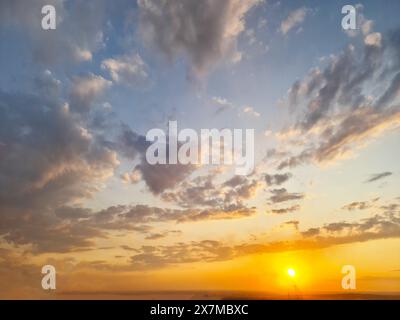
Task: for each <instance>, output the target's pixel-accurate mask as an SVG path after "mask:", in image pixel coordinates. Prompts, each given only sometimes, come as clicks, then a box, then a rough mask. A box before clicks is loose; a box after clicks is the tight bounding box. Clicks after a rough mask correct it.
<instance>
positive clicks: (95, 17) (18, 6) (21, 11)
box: [0, 0, 106, 65]
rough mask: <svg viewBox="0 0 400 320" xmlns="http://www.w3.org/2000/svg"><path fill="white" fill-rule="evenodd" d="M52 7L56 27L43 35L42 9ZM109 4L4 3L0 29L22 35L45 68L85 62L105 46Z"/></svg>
mask: <svg viewBox="0 0 400 320" xmlns="http://www.w3.org/2000/svg"><path fill="white" fill-rule="evenodd" d="M44 5H53V6H54V7H55V8H56V12H57V28H56V29H55V30H52V31H51V32H43V29H42V27H41V19H42V17H43V16H42V15H41V8H42V7H43V6H44ZM105 8H106V4H105V2H104V1H103V0H99V1H96V2H90V1H82V0H77V1H73V2H71V3H69V4H68V5H66V1H63V0H31V1H29V9H27V8H26V1H23V0H4V1H1V3H0V26H12V27H15V28H16V30H20V31H22V32H23V34H24V35H25V37H26V38H27V42H28V43H29V44H30V46H31V54H32V57H33V59H34V60H35V61H37V62H40V63H43V64H45V65H50V64H54V63H57V62H60V61H64V62H65V61H67V62H82V61H88V60H91V59H92V56H93V53H94V52H95V51H97V50H98V49H99V48H100V47H101V46H102V43H103V31H102V27H103V25H104V22H105V21H104V13H105Z"/></svg>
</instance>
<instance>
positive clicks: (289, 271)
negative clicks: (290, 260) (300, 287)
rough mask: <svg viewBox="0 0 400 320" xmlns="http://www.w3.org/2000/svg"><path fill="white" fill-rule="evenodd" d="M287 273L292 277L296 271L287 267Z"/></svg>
mask: <svg viewBox="0 0 400 320" xmlns="http://www.w3.org/2000/svg"><path fill="white" fill-rule="evenodd" d="M287 273H288V275H289V276H290V277H292V278H294V276H295V275H296V271H294V269H292V268H290V269H288V271H287Z"/></svg>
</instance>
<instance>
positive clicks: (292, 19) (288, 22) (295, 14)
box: [280, 7, 307, 35]
mask: <svg viewBox="0 0 400 320" xmlns="http://www.w3.org/2000/svg"><path fill="white" fill-rule="evenodd" d="M306 15H307V8H305V7H303V8H299V9H296V10H294V11H292V12H290V13H289V15H288V17H287V18H286V19H285V20H283V21H282V23H281V26H280V31H281V32H282V34H285V35H286V34H287V33H288V32H289V31H290V30H292V29H293V28H295V27H297V26H299V25H300V24H302V23H303V22H304V20H305V18H306Z"/></svg>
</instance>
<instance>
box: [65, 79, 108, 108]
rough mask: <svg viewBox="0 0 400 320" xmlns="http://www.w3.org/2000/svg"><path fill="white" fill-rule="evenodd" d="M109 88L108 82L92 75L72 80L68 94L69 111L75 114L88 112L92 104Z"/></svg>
mask: <svg viewBox="0 0 400 320" xmlns="http://www.w3.org/2000/svg"><path fill="white" fill-rule="evenodd" d="M110 86H111V82H110V81H108V80H106V79H104V78H103V77H101V76H98V75H94V74H89V75H87V76H83V77H76V78H74V79H73V83H72V88H71V92H70V106H71V109H72V110H73V111H76V112H87V111H89V110H90V107H91V106H92V104H93V103H94V102H95V101H96V100H97V99H98V98H100V97H101V96H102V95H103V94H104V91H105V90H106V89H107V88H108V87H110Z"/></svg>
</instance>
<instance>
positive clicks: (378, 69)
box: [278, 30, 400, 170]
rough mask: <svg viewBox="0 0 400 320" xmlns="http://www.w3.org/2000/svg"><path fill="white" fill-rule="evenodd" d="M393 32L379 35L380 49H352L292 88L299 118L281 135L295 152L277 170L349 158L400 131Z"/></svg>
mask: <svg viewBox="0 0 400 320" xmlns="http://www.w3.org/2000/svg"><path fill="white" fill-rule="evenodd" d="M397 34H398V30H397V31H395V32H392V33H391V34H388V36H387V37H383V36H382V45H380V46H376V45H364V47H363V48H362V51H361V52H359V51H358V49H356V48H355V47H354V46H352V45H350V46H349V47H347V48H346V49H345V50H343V51H342V52H341V53H340V54H338V55H334V56H331V58H330V59H329V62H328V64H327V66H326V67H325V69H324V70H320V69H319V68H313V69H312V70H311V71H310V72H309V74H308V75H306V77H304V79H303V80H300V81H296V82H295V83H294V84H293V86H292V87H291V88H290V89H289V92H288V99H287V100H288V105H290V106H291V108H292V109H293V112H295V113H297V112H298V116H297V119H296V121H295V124H294V125H292V126H290V127H289V128H287V129H285V130H283V131H282V132H281V133H280V134H279V137H280V141H281V142H282V143H286V144H287V143H289V144H291V145H293V146H296V148H294V150H296V151H294V152H293V153H295V152H296V154H292V155H291V156H289V157H287V158H286V159H284V160H282V161H281V162H280V164H279V165H278V169H279V170H283V169H285V168H294V167H296V166H299V165H302V164H306V163H310V162H311V163H316V164H326V163H330V162H333V161H336V160H340V159H345V158H348V157H350V156H353V155H354V152H355V150H357V148H361V147H364V146H366V145H368V143H369V142H370V141H372V140H373V139H375V138H377V137H379V136H380V135H382V134H383V133H384V132H386V131H389V130H393V129H398V128H399V125H400V100H399V95H398V92H399V88H400V80H399V79H400V64H398V63H396V61H397V57H398V53H399V52H400V42H399V41H398V38H397V36H396V35H397ZM374 36H375V35H374ZM384 40H385V41H384ZM366 92H374V93H375V94H374V96H372V95H366Z"/></svg>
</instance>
